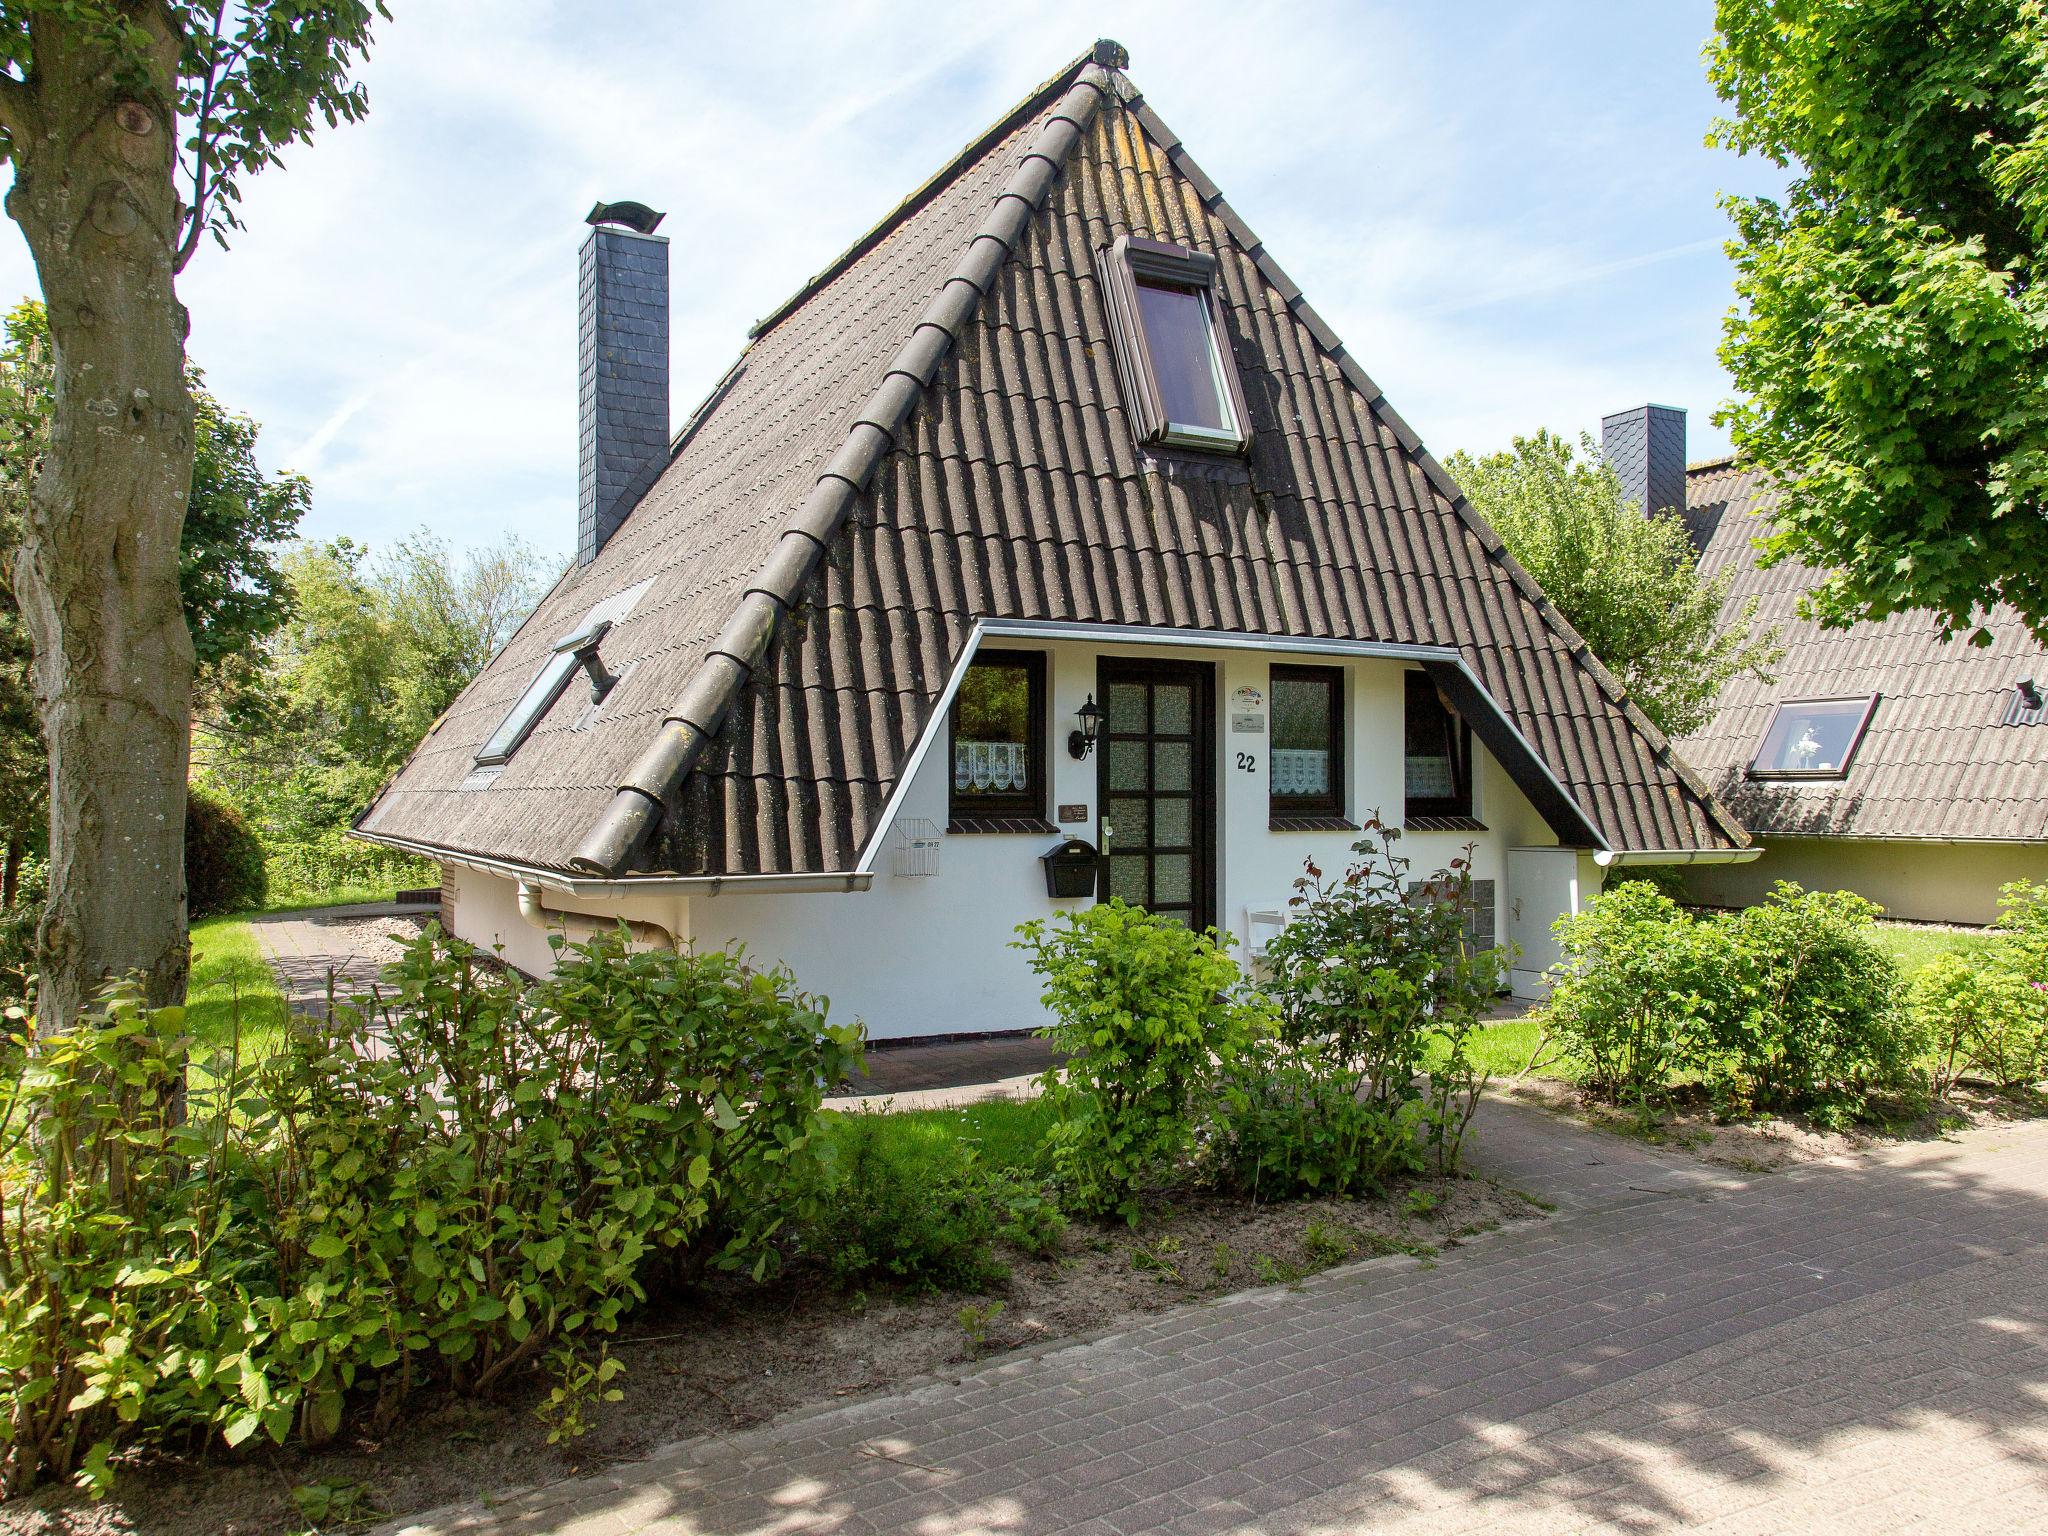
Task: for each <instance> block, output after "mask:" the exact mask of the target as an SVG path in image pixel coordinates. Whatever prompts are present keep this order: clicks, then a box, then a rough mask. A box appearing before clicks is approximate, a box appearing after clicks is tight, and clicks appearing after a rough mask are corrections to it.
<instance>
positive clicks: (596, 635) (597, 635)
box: [476, 578, 653, 768]
mask: <svg viewBox="0 0 2048 1536" xmlns="http://www.w3.org/2000/svg"><path fill="white" fill-rule="evenodd" d="M652 585H653V579H652V578H649V579H648V580H646V581H641V582H636V583H635V584H634V585H632V586H630V587H628V588H626V589H625V591H623V592H615V593H613V594H612V595H611V596H610V597H608V598H606V599H605V600H604V601H603V602H601V603H599V604H597V606H596V607H594V608H592V609H591V610H590V612H588V613H587V614H585V615H584V616H583V622H582V623H581V624H578V625H577V626H576V627H575V628H574V629H573V630H571V631H570V632H569V633H568V634H566V635H564V636H563V637H562V638H561V639H559V640H557V641H556V642H555V644H554V647H553V649H552V650H550V651H549V653H548V659H547V661H546V662H545V663H543V664H542V666H541V669H540V672H539V674H538V675H537V676H536V677H535V678H534V680H533V681H532V682H530V683H528V684H527V685H526V691H525V692H524V693H522V694H520V695H519V698H518V701H517V702H516V703H514V704H513V706H512V708H511V711H510V712H509V713H508V714H507V715H506V716H505V718H504V719H503V720H502V721H500V722H499V724H498V728H497V729H496V730H495V731H493V732H491V735H490V739H489V740H488V741H486V742H485V743H484V744H483V746H481V747H480V748H478V749H477V754H476V761H477V765H478V766H479V767H483V768H489V767H494V766H496V765H498V764H501V763H505V762H509V761H510V760H511V757H512V754H513V753H515V752H517V751H518V750H519V748H520V746H521V745H522V744H523V743H524V742H525V740H526V738H527V737H529V736H531V735H532V734H533V732H534V728H535V727H537V726H538V725H539V724H540V723H541V721H543V720H545V719H546V718H547V714H548V711H549V710H551V709H553V708H554V707H555V701H556V700H558V699H559V698H561V696H562V693H563V691H564V690H565V689H566V688H568V686H569V683H570V680H571V679H573V678H574V677H575V676H576V673H577V672H578V670H586V671H588V672H589V674H590V702H591V704H592V705H593V706H595V705H597V704H600V703H602V702H603V701H604V696H605V695H606V694H607V693H609V692H610V691H611V688H612V685H613V683H614V682H616V681H617V679H616V678H614V677H613V676H612V674H611V673H610V672H609V671H607V670H606V668H605V664H604V661H603V659H602V658H601V657H600V656H599V655H598V647H599V646H601V645H602V644H603V643H604V637H605V636H606V635H607V634H609V633H610V632H611V629H612V626H613V625H614V624H616V623H618V622H619V620H621V619H623V618H625V617H626V615H627V614H629V613H631V612H632V611H633V608H634V605H635V604H637V603H638V602H639V601H640V598H641V596H642V594H644V593H645V592H646V591H647V589H648V588H649V587H650V586H652Z"/></svg>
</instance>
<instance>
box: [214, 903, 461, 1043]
mask: <svg viewBox="0 0 2048 1536" xmlns="http://www.w3.org/2000/svg"><path fill="white" fill-rule="evenodd" d="M432 910H433V909H432V908H431V907H402V906H400V905H398V903H396V902H390V901H383V902H364V903H361V904H359V905H356V906H347V907H308V908H306V909H305V910H304V911H299V912H271V913H266V914H264V915H263V916H261V917H253V918H251V919H250V920H249V924H250V926H251V927H252V928H253V929H255V931H256V942H257V943H258V944H259V945H260V946H262V949H263V954H264V958H265V959H267V960H269V962H270V968H271V969H272V970H273V971H275V972H277V980H278V985H279V987H280V988H282V990H283V992H284V998H285V1006H286V1007H287V1008H289V1009H290V1010H291V1011H292V1012H293V1013H300V1014H309V1015H313V1016H315V1017H320V1016H324V1015H325V1014H326V1012H327V984H328V978H329V976H332V977H333V978H334V992H335V995H336V996H337V997H339V998H343V999H346V998H347V997H348V996H349V995H350V994H351V993H355V992H362V991H367V990H368V989H369V986H370V984H371V983H372V982H374V981H376V979H377V976H378V973H379V972H380V971H381V970H382V969H383V966H384V962H383V961H382V960H379V959H376V958H374V957H372V956H368V955H365V954H363V953H362V952H361V951H360V950H359V949H358V948H357V947H356V946H355V945H354V944H353V943H351V942H350V941H349V938H348V927H347V925H348V924H351V923H353V922H355V921H356V920H358V919H361V918H371V917H413V916H417V915H419V914H420V913H422V912H431V911H432Z"/></svg>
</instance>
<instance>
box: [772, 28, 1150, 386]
mask: <svg viewBox="0 0 2048 1536" xmlns="http://www.w3.org/2000/svg"><path fill="white" fill-rule="evenodd" d="M1129 62H1130V56H1129V55H1128V54H1126V53H1125V52H1124V49H1123V46H1122V45H1121V44H1119V43H1114V42H1111V41H1109V40H1108V39H1107V38H1104V39H1102V40H1100V41H1098V42H1096V43H1095V44H1093V45H1092V46H1091V47H1090V48H1089V49H1088V50H1087V51H1086V52H1085V53H1082V54H1080V55H1079V56H1078V57H1076V58H1074V59H1073V60H1071V61H1070V62H1069V63H1068V64H1067V65H1066V67H1065V68H1064V69H1061V70H1060V71H1059V72H1058V73H1056V74H1054V75H1053V76H1051V78H1049V79H1047V80H1045V81H1042V82H1041V83H1040V84H1039V85H1038V87H1037V88H1036V89H1035V90H1033V91H1032V92H1031V94H1030V95H1028V96H1026V97H1025V98H1024V99H1023V100H1022V101H1020V102H1018V103H1017V104H1016V105H1015V106H1014V107H1012V108H1010V110H1009V111H1008V112H1006V113H1004V114H1003V116H1002V117H1001V118H999V119H998V120H997V121H996V122H995V123H994V124H993V125H992V126H991V127H990V128H989V129H988V131H987V132H986V133H983V134H981V135H980V136H979V137H977V138H975V139H973V140H971V141H970V142H969V143H968V144H967V145H966V146H965V147H964V148H962V149H961V150H960V152H959V153H958V154H956V155H954V156H953V158H952V159H950V160H948V161H947V162H946V163H945V164H944V165H942V166H940V167H939V168H938V169H937V170H936V171H934V172H932V174H931V175H930V176H928V177H926V178H925V179H924V181H923V182H921V183H920V184H919V185H918V186H917V187H916V188H914V189H913V190H912V191H911V192H910V194H909V195H908V196H906V197H905V198H904V199H903V200H902V201H901V202H900V203H898V204H897V205H896V206H895V207H894V208H892V209H890V210H889V211H888V212H887V213H885V214H884V215H882V217H881V218H880V219H878V220H876V222H875V223H874V224H873V225H872V226H870V227H869V229H868V231H867V232H866V233H865V234H863V235H861V236H860V237H859V238H858V239H856V240H855V241H854V242H853V244H851V245H849V246H848V247H847V248H846V249H845V250H843V251H841V252H840V253H839V254H838V255H837V256H835V257H834V258H833V259H832V260H831V261H830V262H828V263H826V264H825V266H823V267H821V268H820V269H819V270H818V271H817V272H815V273H813V274H812V275H811V276H810V277H809V278H807V279H805V281H804V284H803V286H802V287H801V288H799V289H797V291H796V292H795V293H793V294H791V295H790V296H789V297H788V298H786V299H784V300H783V301H782V302H781V303H780V304H778V305H776V306H775V307H774V308H773V309H771V310H770V311H768V313H767V314H766V315H765V316H763V317H762V318H761V319H759V320H756V321H755V322H754V324H753V326H752V328H751V329H750V330H748V332H747V342H748V344H749V345H750V346H751V345H752V344H753V342H754V341H756V340H757V339H759V338H760V337H762V336H765V335H767V334H768V333H769V332H770V331H772V330H774V329H775V327H776V326H778V325H780V324H781V323H782V322H783V321H784V320H787V319H788V318H789V317H790V316H791V315H793V314H795V313H796V312H797V310H799V309H801V308H802V307H803V305H804V303H805V301H806V300H808V299H809V298H810V297H811V296H812V295H813V294H815V293H817V292H818V291H819V290H821V289H823V288H825V287H827V286H829V285H830V284H831V282H832V280H833V279H834V278H836V277H838V276H839V275H840V274H841V273H842V272H844V271H845V270H846V269H847V268H848V267H850V266H852V265H853V264H854V263H855V262H856V261H858V260H860V258H861V257H863V256H865V255H866V254H867V253H868V252H869V251H871V250H873V249H874V248H875V247H876V246H877V245H879V244H881V243H882V241H883V240H885V239H886V238H888V236H889V234H890V232H891V231H893V230H894V229H895V228H896V227H897V226H898V225H900V224H901V223H903V221H904V220H906V219H908V218H909V217H910V216H911V215H912V214H914V213H916V212H917V211H918V210H919V209H920V208H922V207H924V206H925V204H927V203H929V202H930V201H931V200H932V199H933V198H934V197H936V196H938V195H939V193H940V192H942V191H943V190H944V189H945V188H946V187H947V186H949V185H950V184H951V183H952V181H953V178H954V177H955V176H957V175H958V174H959V173H960V171H961V170H962V168H964V167H966V166H968V165H971V164H973V163H974V162H975V161H976V160H979V159H980V158H981V157H982V156H983V155H985V154H987V153H988V152H989V150H991V149H993V148H994V147H995V146H996V145H997V144H999V143H1001V142H1002V141H1003V140H1004V139H1005V138H1007V137H1008V136H1009V135H1010V134H1012V133H1014V132H1015V131H1016V130H1017V128H1018V126H1019V125H1020V124H1022V123H1025V122H1027V121H1029V120H1030V119H1031V118H1032V117H1034V116H1035V115H1037V114H1038V113H1039V112H1042V111H1044V110H1045V108H1046V107H1047V106H1048V105H1049V104H1050V103H1051V102H1052V100H1053V98H1054V97H1056V96H1057V95H1059V94H1060V92H1061V91H1063V90H1066V89H1069V88H1071V87H1072V85H1073V83H1074V81H1075V80H1076V79H1078V78H1079V77H1080V74H1081V71H1082V70H1084V69H1086V68H1087V67H1088V66H1089V65H1090V64H1094V65H1096V66H1098V67H1101V68H1105V69H1121V68H1123V66H1124V65H1125V64H1127V63H1129Z"/></svg>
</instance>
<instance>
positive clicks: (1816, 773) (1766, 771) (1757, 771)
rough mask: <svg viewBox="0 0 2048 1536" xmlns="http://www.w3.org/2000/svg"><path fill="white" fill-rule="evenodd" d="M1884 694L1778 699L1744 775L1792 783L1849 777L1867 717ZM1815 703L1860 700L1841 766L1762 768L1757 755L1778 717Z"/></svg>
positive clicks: (1759, 756)
mask: <svg viewBox="0 0 2048 1536" xmlns="http://www.w3.org/2000/svg"><path fill="white" fill-rule="evenodd" d="M1883 697H1884V695H1883V694H1880V693H1870V694H1863V693H1841V694H1830V695H1828V696H1827V697H1825V698H1815V699H1780V700H1779V701H1778V702H1777V704H1776V705H1775V706H1773V708H1772V710H1771V718H1770V719H1769V720H1767V721H1765V722H1764V732H1763V735H1761V736H1759V737H1758V738H1757V743H1756V750H1755V751H1754V752H1752V753H1751V754H1750V756H1749V767H1748V768H1747V769H1746V770H1745V773H1744V777H1746V778H1751V779H1763V780H1773V779H1775V780H1785V781H1791V782H1795V783H1796V782H1798V781H1800V780H1808V781H1817V782H1820V783H1831V782H1832V783H1839V782H1841V781H1842V780H1844V779H1846V778H1848V777H1849V769H1850V768H1851V767H1852V766H1853V765H1854V764H1855V762H1856V751H1857V749H1858V748H1859V747H1861V746H1862V745H1863V735H1864V733H1865V732H1866V731H1868V730H1869V729H1870V718H1871V716H1873V715H1875V714H1876V713H1877V704H1878V700H1879V699H1881V698H1883ZM1815 704H1861V705H1862V706H1863V713H1862V714H1860V715H1858V716H1857V717H1856V729H1855V730H1854V731H1852V732H1851V733H1850V735H1849V745H1848V747H1847V748H1846V749H1845V750H1844V751H1843V753H1842V762H1841V766H1840V767H1837V768H1764V767H1761V766H1759V759H1761V758H1762V757H1763V755H1764V748H1765V747H1767V746H1769V745H1770V741H1771V735H1772V733H1773V732H1775V731H1776V730H1777V728H1778V721H1779V719H1780V718H1782V717H1783V715H1784V713H1785V711H1786V710H1788V709H1800V708H1803V707H1810V706H1812V705H1815Z"/></svg>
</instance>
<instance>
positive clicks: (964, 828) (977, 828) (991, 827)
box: [946, 816, 1060, 837]
mask: <svg viewBox="0 0 2048 1536" xmlns="http://www.w3.org/2000/svg"><path fill="white" fill-rule="evenodd" d="M946 830H947V831H948V832H962V833H969V834H975V835H982V834H988V833H1032V834H1035V835H1037V836H1039V837H1043V836H1045V835H1046V834H1047V833H1050V834H1052V835H1053V836H1054V837H1058V836H1059V835H1060V829H1059V828H1058V827H1056V826H1054V825H1053V824H1052V823H1051V822H1049V821H1047V820H1046V819H1045V818H1044V817H1043V816H955V817H954V818H953V819H952V820H951V821H949V822H947V823H946Z"/></svg>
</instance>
